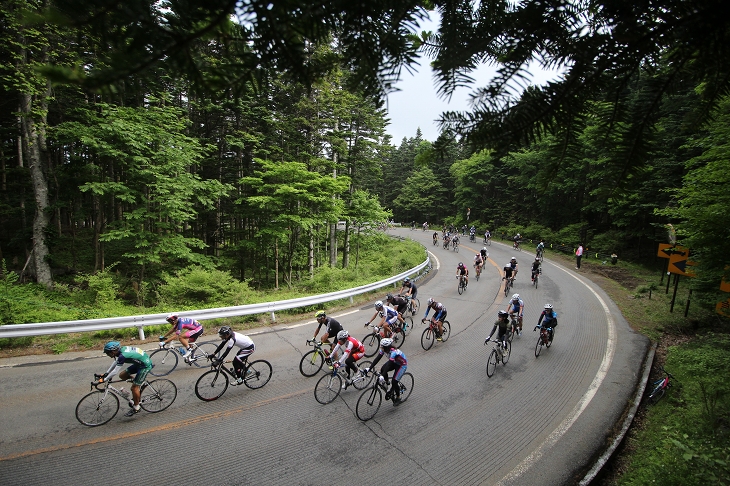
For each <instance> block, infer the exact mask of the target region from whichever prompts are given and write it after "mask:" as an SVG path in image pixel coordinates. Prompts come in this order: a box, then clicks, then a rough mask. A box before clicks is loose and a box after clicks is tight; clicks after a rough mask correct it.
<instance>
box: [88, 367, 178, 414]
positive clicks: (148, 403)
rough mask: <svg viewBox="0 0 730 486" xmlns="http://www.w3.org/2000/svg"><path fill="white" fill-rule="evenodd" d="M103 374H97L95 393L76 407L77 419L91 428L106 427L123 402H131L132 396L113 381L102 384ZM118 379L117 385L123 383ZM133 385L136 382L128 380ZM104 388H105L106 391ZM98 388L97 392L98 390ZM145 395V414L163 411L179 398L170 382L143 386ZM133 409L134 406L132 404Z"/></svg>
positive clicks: (142, 405)
mask: <svg viewBox="0 0 730 486" xmlns="http://www.w3.org/2000/svg"><path fill="white" fill-rule="evenodd" d="M102 376H103V375H97V374H95V375H94V378H96V379H95V380H94V381H92V382H91V389H92V390H93V391H92V392H91V393H89V394H87V395H85V396H84V397H83V398H82V399H81V400H79V403H78V405H76V419H77V420H78V421H79V422H81V423H82V424H84V425H88V426H89V427H96V426H97V425H104V424H105V423H107V422H109V421H110V420H111V419H113V418H114V416H115V415H116V414H117V412H119V399H120V398H121V399H122V401H124V402H131V401H132V400H131V398H132V395H131V393H130V392H129V391H127V390H125V389H123V388H116V387H114V386H113V385H112V382H111V381H105V382H100V381H99V379H100V378H101V377H102ZM121 381H123V380H117V381H115V382H114V383H120V382H121ZM127 381H128V382H131V381H132V380H127ZM102 387H103V388H102ZM94 388H96V390H94ZM140 390H141V392H142V396H141V399H140V401H139V405H140V407H142V410H144V411H145V412H150V413H157V412H162V411H163V410H165V409H166V408H167V407H169V406H170V405H172V402H174V401H175V398H177V387H176V386H175V384H174V383H173V382H171V381H170V380H167V379H164V378H162V379H159V380H152V381H145V382H144V383H142V385H141V386H140ZM130 406H131V403H130Z"/></svg>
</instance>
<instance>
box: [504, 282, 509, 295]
mask: <svg viewBox="0 0 730 486" xmlns="http://www.w3.org/2000/svg"><path fill="white" fill-rule="evenodd" d="M508 293H509V280H505V281H504V296H505V297H507V294H508Z"/></svg>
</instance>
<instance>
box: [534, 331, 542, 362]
mask: <svg viewBox="0 0 730 486" xmlns="http://www.w3.org/2000/svg"><path fill="white" fill-rule="evenodd" d="M540 351H542V336H540V337H538V338H537V344H536V345H535V357H536V358H537V357H538V356H540Z"/></svg>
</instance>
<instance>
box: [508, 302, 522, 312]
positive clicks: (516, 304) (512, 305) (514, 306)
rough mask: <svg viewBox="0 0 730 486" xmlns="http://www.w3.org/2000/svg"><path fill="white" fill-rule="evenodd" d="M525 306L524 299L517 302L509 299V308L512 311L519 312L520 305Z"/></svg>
mask: <svg viewBox="0 0 730 486" xmlns="http://www.w3.org/2000/svg"><path fill="white" fill-rule="evenodd" d="M524 306H525V303H524V302H522V299H520V300H518V301H517V302H515V301H514V300H510V301H509V310H510V311H511V312H519V311H520V307H524Z"/></svg>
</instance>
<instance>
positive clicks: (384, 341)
mask: <svg viewBox="0 0 730 486" xmlns="http://www.w3.org/2000/svg"><path fill="white" fill-rule="evenodd" d="M391 346H393V340H392V339H390V338H383V339H381V340H380V347H381V348H389V347H391Z"/></svg>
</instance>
